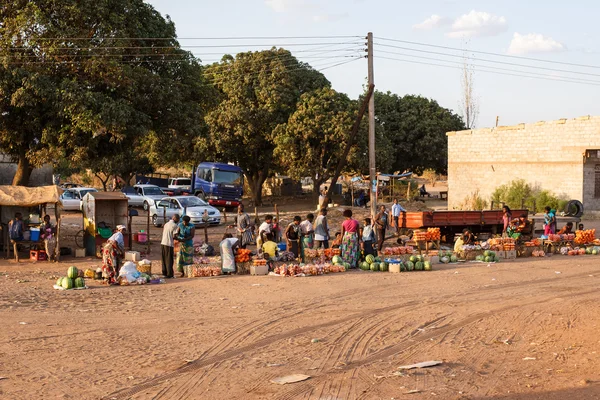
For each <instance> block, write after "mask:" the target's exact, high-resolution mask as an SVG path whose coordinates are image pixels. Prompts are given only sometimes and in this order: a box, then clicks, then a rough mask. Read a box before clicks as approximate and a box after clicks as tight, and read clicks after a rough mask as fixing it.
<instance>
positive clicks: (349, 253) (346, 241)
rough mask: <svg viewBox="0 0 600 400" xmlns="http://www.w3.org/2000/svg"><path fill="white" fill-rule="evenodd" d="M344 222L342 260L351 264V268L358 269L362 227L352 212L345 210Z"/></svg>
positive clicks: (341, 248) (341, 247)
mask: <svg viewBox="0 0 600 400" xmlns="http://www.w3.org/2000/svg"><path fill="white" fill-rule="evenodd" d="M343 215H344V218H345V220H344V222H342V245H341V246H340V250H341V256H342V260H344V262H347V263H348V264H350V268H356V266H357V263H358V257H359V253H358V243H359V238H358V231H359V228H360V225H359V223H358V221H357V220H355V219H353V218H352V210H344V214H343Z"/></svg>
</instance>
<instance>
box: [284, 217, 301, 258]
mask: <svg viewBox="0 0 600 400" xmlns="http://www.w3.org/2000/svg"><path fill="white" fill-rule="evenodd" d="M300 221H302V218H300V217H299V216H295V217H294V222H292V223H291V224H289V225H288V227H287V229H286V230H285V241H286V243H287V251H291V252H292V253H294V256H295V257H296V258H298V256H299V255H300V246H299V244H300Z"/></svg>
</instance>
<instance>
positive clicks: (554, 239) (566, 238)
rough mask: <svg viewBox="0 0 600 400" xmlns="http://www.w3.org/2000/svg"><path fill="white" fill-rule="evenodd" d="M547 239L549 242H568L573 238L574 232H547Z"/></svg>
mask: <svg viewBox="0 0 600 400" xmlns="http://www.w3.org/2000/svg"><path fill="white" fill-rule="evenodd" d="M578 232H580V231H578ZM548 240H549V241H551V242H569V241H572V240H575V234H573V233H568V234H566V235H553V234H549V235H548Z"/></svg>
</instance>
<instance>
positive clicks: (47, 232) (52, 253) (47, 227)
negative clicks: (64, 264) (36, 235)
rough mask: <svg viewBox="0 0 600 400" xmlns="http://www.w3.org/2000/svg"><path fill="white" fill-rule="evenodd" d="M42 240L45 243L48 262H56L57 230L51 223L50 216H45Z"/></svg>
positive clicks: (41, 232)
mask: <svg viewBox="0 0 600 400" xmlns="http://www.w3.org/2000/svg"><path fill="white" fill-rule="evenodd" d="M40 238H41V239H42V240H43V241H44V247H45V248H46V255H47V256H48V260H49V261H54V260H55V259H56V228H55V227H54V226H53V225H52V224H51V223H50V216H49V215H44V222H42V224H41V225H40Z"/></svg>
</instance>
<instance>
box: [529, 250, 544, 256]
mask: <svg viewBox="0 0 600 400" xmlns="http://www.w3.org/2000/svg"><path fill="white" fill-rule="evenodd" d="M531 255H532V256H533V257H546V253H545V252H544V250H534V251H533V252H532V253H531Z"/></svg>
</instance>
